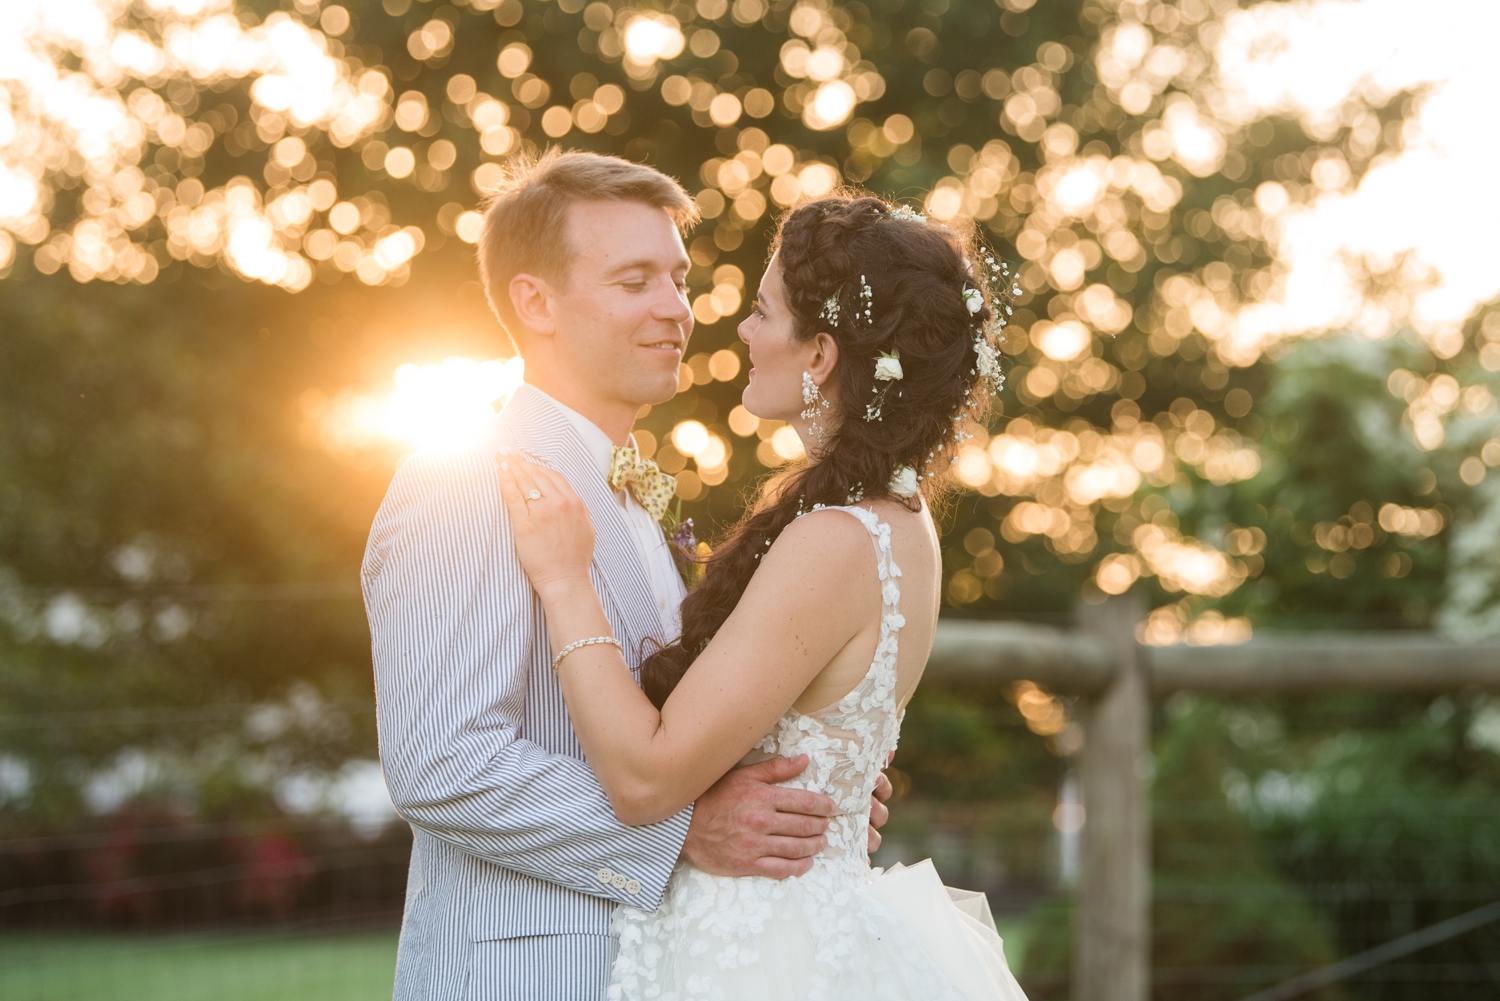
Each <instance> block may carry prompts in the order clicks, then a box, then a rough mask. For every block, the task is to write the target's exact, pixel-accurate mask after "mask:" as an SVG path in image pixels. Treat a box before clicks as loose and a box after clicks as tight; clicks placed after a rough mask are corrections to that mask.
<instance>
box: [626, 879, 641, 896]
mask: <svg viewBox="0 0 1500 1001" xmlns="http://www.w3.org/2000/svg"><path fill="white" fill-rule="evenodd" d="M625 892H626V893H629V894H631V895H632V896H633V895H635V894H637V893H640V892H641V881H640V880H638V879H632V880H631V881H630V882H628V883H626V884H625Z"/></svg>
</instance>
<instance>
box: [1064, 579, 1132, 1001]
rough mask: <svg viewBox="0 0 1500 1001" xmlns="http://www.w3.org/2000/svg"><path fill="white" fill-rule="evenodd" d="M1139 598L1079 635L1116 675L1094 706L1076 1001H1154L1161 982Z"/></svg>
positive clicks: (1123, 602)
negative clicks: (1102, 649) (1155, 945)
mask: <svg viewBox="0 0 1500 1001" xmlns="http://www.w3.org/2000/svg"><path fill="white" fill-rule="evenodd" d="M1143 610H1144V607H1143V605H1142V603H1141V600H1140V598H1139V596H1136V595H1130V594H1127V595H1123V596H1121V597H1118V598H1110V599H1108V600H1107V601H1105V602H1104V603H1103V604H1100V605H1085V606H1083V607H1082V609H1081V610H1080V614H1079V625H1080V626H1081V627H1082V629H1083V630H1084V631H1086V632H1089V633H1092V634H1093V635H1094V636H1096V637H1098V638H1099V639H1100V640H1102V641H1103V642H1104V643H1105V644H1106V645H1107V646H1108V648H1109V651H1110V654H1111V659H1112V660H1113V661H1114V662H1115V666H1116V670H1115V674H1114V677H1113V679H1112V680H1111V681H1110V682H1109V684H1108V686H1107V687H1105V688H1104V689H1103V690H1102V691H1100V692H1098V693H1097V694H1095V695H1093V696H1091V697H1089V698H1088V699H1086V700H1085V701H1084V709H1083V720H1082V722H1083V728H1084V745H1083V753H1082V761H1081V765H1080V768H1079V771H1080V778H1081V780H1082V781H1081V784H1082V786H1083V811H1084V821H1083V831H1082V843H1081V846H1080V847H1081V851H1080V856H1081V857H1080V859H1079V863H1080V864H1079V873H1078V888H1077V893H1076V896H1075V906H1074V918H1073V929H1074V931H1073V992H1072V993H1073V1001H1146V999H1147V997H1148V995H1149V992H1150V974H1151V814H1150V798H1149V796H1150V790H1149V787H1148V783H1147V779H1146V777H1145V771H1146V763H1147V762H1148V761H1149V758H1148V757H1147V755H1148V754H1149V753H1150V750H1151V699H1150V695H1151V691H1150V682H1149V679H1148V677H1147V674H1146V665H1145V663H1144V661H1143V658H1142V656H1141V653H1140V650H1139V648H1138V646H1137V644H1136V638H1135V628H1136V624H1137V623H1138V622H1140V621H1141V616H1142V614H1143Z"/></svg>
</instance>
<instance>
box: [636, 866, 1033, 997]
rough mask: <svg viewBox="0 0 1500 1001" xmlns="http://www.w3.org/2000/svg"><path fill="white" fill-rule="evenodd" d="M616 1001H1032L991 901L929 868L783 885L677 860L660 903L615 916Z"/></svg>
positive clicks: (833, 874) (827, 875) (855, 870)
mask: <svg viewBox="0 0 1500 1001" xmlns="http://www.w3.org/2000/svg"><path fill="white" fill-rule="evenodd" d="M615 931H616V932H617V933H618V935H619V938H620V951H619V954H618V956H617V958H616V960H615V965H614V970H613V973H612V976H611V983H610V988H609V995H608V997H609V999H610V1001H637V999H640V1001H645V999H650V1001H688V999H693V1001H697V999H706V1001H1025V995H1023V994H1022V993H1021V989H1020V986H1019V985H1018V984H1017V983H1016V981H1015V978H1014V977H1013V976H1011V973H1010V970H1009V968H1008V967H1007V965H1006V962H1005V953H1004V951H1003V950H1002V948H1001V941H1000V937H999V935H997V934H996V933H995V927H994V922H993V921H992V920H990V918H989V905H988V903H987V902H986V901H985V899H984V895H983V894H979V893H972V892H970V891H963V890H949V889H948V888H946V887H944V886H943V884H942V882H941V881H940V880H939V879H938V876H937V871H936V870H935V869H933V867H932V863H931V862H923V863H920V864H918V865H915V866H910V867H901V866H896V867H893V868H892V869H890V870H886V871H884V872H882V871H880V870H878V869H877V870H871V869H868V868H864V867H863V866H858V867H856V866H852V865H844V866H842V867H839V866H837V865H836V864H835V865H822V864H820V865H819V866H818V867H815V868H814V869H813V870H812V871H811V872H809V873H807V874H806V875H804V876H800V877H797V878H794V879H787V880H772V879H763V878H758V877H746V878H738V879H735V878H728V877H722V876H710V875H708V874H707V873H704V872H700V871H699V870H697V869H694V868H693V867H691V866H688V865H685V864H684V865H680V866H679V867H678V869H677V871H676V872H675V873H674V874H673V876H672V879H671V882H670V883H669V884H668V886H667V892H666V894H665V896H664V898H663V900H662V904H661V907H660V908H658V909H657V911H656V912H655V913H647V912H645V911H640V910H637V909H635V908H631V907H621V908H620V909H619V910H617V911H616V913H615Z"/></svg>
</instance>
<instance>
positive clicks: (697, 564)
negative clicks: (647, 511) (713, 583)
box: [659, 497, 708, 590]
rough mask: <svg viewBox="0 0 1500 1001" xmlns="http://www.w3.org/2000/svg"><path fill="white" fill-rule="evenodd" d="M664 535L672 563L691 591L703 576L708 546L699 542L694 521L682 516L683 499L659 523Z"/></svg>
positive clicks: (678, 499)
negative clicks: (694, 530) (694, 529)
mask: <svg viewBox="0 0 1500 1001" xmlns="http://www.w3.org/2000/svg"><path fill="white" fill-rule="evenodd" d="M659 524H660V525H661V527H662V534H664V535H665V536H666V537H667V548H668V549H669V550H670V551H671V553H672V563H673V564H674V565H675V566H676V567H677V573H678V574H680V575H681V577H682V583H683V586H685V587H687V588H688V589H689V590H691V589H692V588H693V587H694V586H696V585H697V583H698V581H699V579H701V578H702V576H703V560H704V559H705V558H706V557H707V556H708V546H707V545H706V544H704V543H701V542H699V541H698V537H697V536H696V535H695V534H694V533H693V519H691V518H684V517H683V516H682V498H681V497H679V498H677V506H676V507H675V508H668V509H667V511H666V513H665V514H663V515H662V517H661V521H660V523H659Z"/></svg>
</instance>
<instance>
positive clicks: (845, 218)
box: [641, 194, 998, 708]
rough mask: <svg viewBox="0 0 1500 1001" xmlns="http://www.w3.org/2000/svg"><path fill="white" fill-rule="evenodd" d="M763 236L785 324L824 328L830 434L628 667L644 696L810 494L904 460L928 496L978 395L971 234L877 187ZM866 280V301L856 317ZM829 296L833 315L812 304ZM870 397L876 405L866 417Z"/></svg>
mask: <svg viewBox="0 0 1500 1001" xmlns="http://www.w3.org/2000/svg"><path fill="white" fill-rule="evenodd" d="M772 249H773V253H774V254H775V255H776V259H777V263H778V265H779V266H780V267H781V269H782V277H783V281H784V284H785V287H786V298H787V304H788V306H789V307H790V309H791V311H792V313H793V315H794V317H795V331H794V336H796V337H797V338H798V339H799V340H803V341H805V340H809V339H811V338H812V337H813V336H815V335H816V334H817V333H818V332H819V331H827V332H828V333H829V334H830V335H832V337H833V338H834V340H835V341H836V342H837V343H838V348H839V356H838V363H837V365H836V366H835V368H834V372H833V375H832V376H831V377H830V380H831V381H833V382H834V384H835V385H836V386H837V392H836V393H833V394H830V395H831V398H832V399H831V402H832V404H833V408H832V413H830V414H829V416H828V419H827V424H828V435H829V439H828V441H827V443H826V445H825V446H824V448H823V449H822V450H820V452H819V454H818V456H817V459H818V461H816V462H813V463H810V464H804V465H800V466H797V467H794V468H792V469H791V470H789V471H786V472H783V473H781V474H779V475H777V476H776V477H774V478H772V479H771V480H770V481H769V482H768V483H767V484H766V485H765V488H764V489H763V491H762V495H761V497H760V499H759V502H758V503H756V504H755V505H753V506H752V508H751V509H750V510H749V511H748V512H747V513H746V515H745V517H744V518H743V519H741V521H740V523H739V524H738V525H737V526H736V527H735V528H734V529H733V530H731V532H730V533H729V536H728V538H726V539H725V540H724V541H723V542H722V543H721V544H720V545H719V546H718V547H717V548H716V549H715V550H714V552H713V555H712V556H711V557H709V559H708V561H707V565H706V567H705V571H704V574H703V579H702V581H701V582H700V583H699V584H698V586H697V587H696V588H694V589H693V591H691V592H690V593H689V594H688V596H687V599H686V600H685V601H684V602H683V603H682V637H681V638H680V639H679V640H678V641H677V642H675V643H673V644H671V645H670V646H667V647H665V648H663V649H661V650H658V651H656V652H655V653H653V654H652V655H651V656H650V657H648V658H647V659H646V660H645V662H644V663H643V664H642V666H641V683H642V687H644V689H645V691H646V695H647V696H648V697H649V698H650V699H651V701H652V702H653V703H655V705H656V706H657V708H661V706H662V705H664V704H665V703H666V701H667V696H669V695H670V694H671V693H672V689H673V688H675V687H676V686H677V683H678V681H679V680H680V679H681V678H682V675H683V674H684V673H685V672H686V671H687V669H688V667H689V665H691V664H692V662H693V660H694V658H696V657H697V656H698V654H699V653H700V652H701V651H702V650H703V648H704V647H705V646H707V645H708V641H709V639H711V638H712V637H713V635H714V634H715V633H716V632H718V630H719V627H720V626H722V625H723V624H724V621H725V619H727V618H728V617H729V614H730V613H731V612H732V611H733V610H734V607H735V605H736V604H738V603H739V600H740V597H741V595H743V594H744V591H745V587H746V585H747V584H749V582H750V578H751V576H752V575H753V574H754V573H755V568H756V567H757V566H759V562H758V561H757V559H756V556H757V555H758V554H760V553H763V552H765V549H766V545H767V543H768V541H770V540H773V539H775V538H776V537H777V536H778V535H780V534H781V530H782V529H784V528H785V527H786V526H787V525H788V524H790V523H791V522H792V520H793V519H794V518H796V517H797V515H798V514H799V513H801V512H803V511H806V510H809V509H811V508H812V507H813V506H814V505H818V504H825V505H835V504H847V503H849V502H850V500H851V498H862V499H864V500H876V499H879V498H884V497H891V496H895V495H893V494H892V492H891V489H890V483H891V478H892V476H893V475H894V474H895V473H896V471H897V469H899V468H900V467H902V466H909V467H911V468H912V469H914V470H916V471H917V473H918V475H919V477H920V479H919V481H918V488H919V491H920V495H925V496H927V497H929V498H930V497H933V496H934V495H935V494H936V493H937V492H938V490H939V489H940V483H941V482H942V479H943V477H942V476H941V475H939V471H940V470H943V469H945V468H946V467H947V466H948V457H949V456H950V455H951V454H952V452H953V451H954V448H955V446H956V445H957V443H958V435H959V428H960V423H959V422H960V419H961V418H962V417H963V416H964V415H965V413H969V414H972V415H974V416H978V414H979V412H980V410H981V409H982V407H983V403H984V398H985V397H986V396H987V394H986V393H984V392H983V390H982V389H981V386H982V381H981V375H980V374H979V372H978V369H977V364H978V359H977V355H976V350H975V344H974V342H975V337H976V334H975V331H976V329H977V328H978V327H979V326H980V325H982V324H985V323H987V322H988V321H989V320H990V319H991V310H992V309H995V308H997V305H998V304H996V303H993V302H991V301H990V299H989V293H988V291H987V289H986V284H985V283H984V282H978V283H976V282H975V280H974V278H973V276H972V275H971V273H970V268H969V264H968V260H969V259H970V258H973V259H975V260H978V259H979V254H978V250H977V248H976V247H975V246H974V245H973V242H972V239H970V238H965V237H963V236H961V235H959V234H958V233H956V232H954V231H952V230H950V229H947V228H945V227H943V226H940V225H937V224H933V223H928V222H927V221H925V220H923V219H922V218H921V217H920V216H916V215H915V214H914V213H911V212H910V211H903V210H897V211H896V212H895V213H894V214H893V212H892V207H891V206H890V205H889V204H887V203H886V202H884V201H882V200H881V199H879V198H873V197H869V196H856V195H842V194H839V195H833V196H830V197H827V198H822V199H819V200H817V201H813V202H808V203H807V204H805V205H802V206H800V207H798V208H797V209H795V210H793V211H792V212H791V213H789V214H788V215H787V216H786V218H785V219H783V220H782V223H781V227H780V230H779V232H778V233H777V236H776V240H775V243H774V245H773V248H772ZM866 284H867V285H868V287H869V288H870V290H871V298H872V300H873V301H872V304H871V306H872V308H871V309H870V313H869V315H868V318H867V316H866V313H865V310H866V307H867V303H866V301H865V299H864V298H863V297H862V295H861V293H862V290H863V288H864V287H865V286H866ZM966 288H968V289H974V290H977V291H979V292H980V293H981V295H982V296H983V297H984V298H983V306H982V307H981V308H980V309H979V312H978V313H971V312H970V310H969V306H968V304H967V303H966V302H965V293H964V290H965V289H966ZM971 294H972V293H971ZM832 296H836V297H837V298H838V303H839V308H838V311H837V317H838V318H837V320H836V321H830V320H829V319H828V318H827V316H826V315H824V316H820V314H823V313H824V307H825V304H826V303H827V302H828V300H829V298H830V297H832ZM891 351H896V352H899V355H900V363H901V368H902V370H903V377H902V378H901V380H900V381H897V382H877V381H876V380H875V364H876V360H877V358H878V357H879V356H880V355H882V354H888V353H889V352H891ZM877 400H878V401H879V410H880V416H879V418H877V419H873V420H867V419H866V417H867V407H869V405H870V404H871V403H873V402H875V401H877ZM899 499H900V500H902V502H903V503H905V504H906V505H907V506H908V507H909V508H911V509H912V510H917V509H918V507H919V506H920V503H921V499H920V496H919V495H913V496H911V497H902V498H899Z"/></svg>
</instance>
